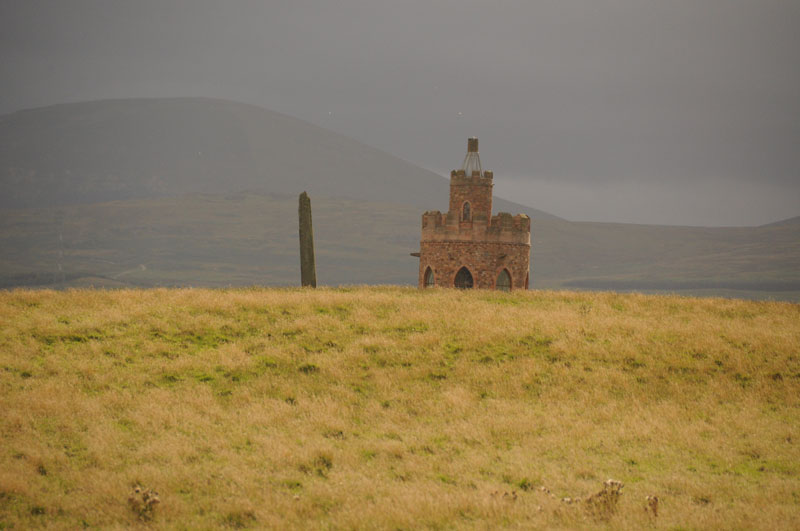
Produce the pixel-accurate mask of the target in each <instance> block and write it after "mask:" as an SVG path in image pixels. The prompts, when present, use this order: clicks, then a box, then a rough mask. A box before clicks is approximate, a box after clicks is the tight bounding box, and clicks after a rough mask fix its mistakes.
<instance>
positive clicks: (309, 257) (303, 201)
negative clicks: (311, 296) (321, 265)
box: [298, 192, 317, 288]
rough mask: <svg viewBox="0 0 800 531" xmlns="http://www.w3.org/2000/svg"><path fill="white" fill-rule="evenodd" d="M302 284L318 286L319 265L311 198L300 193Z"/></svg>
mask: <svg viewBox="0 0 800 531" xmlns="http://www.w3.org/2000/svg"><path fill="white" fill-rule="evenodd" d="M298 215H299V217H300V285H301V286H311V287H312V288H316V287H317V266H316V263H315V262H314V229H313V227H312V225H311V199H310V198H309V197H308V194H307V193H305V192H303V193H302V194H300V206H299V208H298Z"/></svg>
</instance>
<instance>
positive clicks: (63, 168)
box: [0, 99, 800, 300]
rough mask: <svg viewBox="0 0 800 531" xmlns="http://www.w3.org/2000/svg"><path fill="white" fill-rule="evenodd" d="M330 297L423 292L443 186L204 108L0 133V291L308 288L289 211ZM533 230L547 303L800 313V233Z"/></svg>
mask: <svg viewBox="0 0 800 531" xmlns="http://www.w3.org/2000/svg"><path fill="white" fill-rule="evenodd" d="M303 190H308V191H309V193H310V195H311V199H312V205H313V213H314V235H315V243H316V251H317V252H316V254H317V269H318V271H317V276H318V279H319V281H320V283H321V284H334V285H335V284H379V283H383V284H414V283H416V279H417V267H418V259H416V258H412V257H410V256H409V253H410V252H414V251H417V250H419V236H420V218H421V214H422V212H423V211H424V210H428V209H431V210H444V209H446V208H447V204H448V181H447V179H445V178H443V177H441V176H438V175H436V174H434V173H432V172H429V171H426V170H424V169H421V168H418V167H416V166H414V165H412V164H410V163H408V162H405V161H403V160H401V159H399V158H397V157H394V156H392V155H389V154H387V153H384V152H382V151H379V150H377V149H373V148H370V147H368V146H365V145H363V144H360V143H358V142H356V141H354V140H352V139H349V138H347V137H345V136H342V135H339V134H336V133H332V132H330V131H326V130H324V129H321V128H319V127H316V126H313V125H311V124H308V123H306V122H302V121H300V120H295V119H293V118H290V117H287V116H284V115H281V114H277V113H273V112H270V111H266V110H264V109H260V108H258V107H253V106H249V105H243V104H239V103H232V102H227V101H220V100H211V99H157V100H118V101H101V102H91V103H82V104H71V105H57V106H53V107H47V108H42V109H34V110H30V111H23V112H18V113H14V114H11V115H7V116H2V117H0V288H10V287H14V286H49V287H69V286H90V285H91V286H104V287H123V286H142V287H147V286H162V285H194V286H228V285H252V284H266V285H296V284H298V282H299V272H298V263H299V258H298V242H297V196H298V194H299V193H300V192H301V191H303ZM494 206H495V208H494V210H495V212H497V211H508V212H512V213H518V212H524V213H527V214H528V215H530V216H531V217H532V218H533V220H534V222H533V229H532V239H533V248H532V257H531V264H532V276H531V278H532V285H533V286H534V287H537V288H575V289H613V290H638V291H670V292H679V293H687V294H703V295H731V296H744V297H752V298H779V299H787V300H800V218H792V219H790V220H785V221H783V222H779V223H773V224H770V225H765V226H762V227H740V228H700V227H664V226H653V225H630V224H619V223H576V222H570V221H566V220H563V219H560V218H558V217H556V216H552V215H550V214H547V213H546V212H543V211H541V210H537V209H533V208H530V207H526V206H523V205H517V204H514V203H511V202H508V201H503V200H500V199H495V203H494Z"/></svg>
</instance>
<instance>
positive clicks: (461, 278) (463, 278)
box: [455, 267, 473, 289]
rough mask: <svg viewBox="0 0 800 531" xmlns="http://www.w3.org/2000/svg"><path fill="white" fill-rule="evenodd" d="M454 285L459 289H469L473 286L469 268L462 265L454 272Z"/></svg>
mask: <svg viewBox="0 0 800 531" xmlns="http://www.w3.org/2000/svg"><path fill="white" fill-rule="evenodd" d="M455 286H456V287H457V288H461V289H470V288H472V286H473V281H472V273H470V272H469V269H467V268H466V267H462V268H461V269H459V270H458V273H456V282H455Z"/></svg>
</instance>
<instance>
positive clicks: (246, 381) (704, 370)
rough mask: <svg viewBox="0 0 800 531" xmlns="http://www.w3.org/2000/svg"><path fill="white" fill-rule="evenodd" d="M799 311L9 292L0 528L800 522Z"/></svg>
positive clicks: (575, 298)
mask: <svg viewBox="0 0 800 531" xmlns="http://www.w3.org/2000/svg"><path fill="white" fill-rule="evenodd" d="M455 309H457V311H454V310H455ZM798 310H799V307H798V305H796V304H787V303H756V302H747V301H732V300H722V299H688V298H682V297H657V296H643V295H618V294H591V293H583V294H578V293H568V292H559V293H553V292H517V293H511V294H504V293H496V292H463V291H456V290H438V289H437V290H427V291H419V290H416V289H400V288H369V289H365V288H347V289H342V290H331V289H321V290H301V289H280V290H277V289H272V290H267V289H241V290H215V291H211V290H201V289H187V290H166V289H159V290H125V291H94V290H93V291H88V290H87V291H68V292H61V293H58V292H53V291H25V290H20V291H15V292H11V293H9V292H5V293H0V323H3V324H2V329H1V330H2V334H0V338H1V339H0V340H1V341H2V348H0V368H1V371H2V372H0V374H1V375H2V377H0V433H2V434H3V436H2V437H0V528H3V529H6V528H7V529H11V528H14V529H16V528H19V529H30V528H58V529H76V528H82V527H91V528H102V529H108V528H112V529H116V528H132V527H140V526H143V525H148V526H155V527H157V528H176V527H182V528H191V529H215V528H221V527H234V528H241V527H253V528H270V529H295V528H314V529H319V528H324V529H364V528H369V529H375V528H378V529H398V528H403V529H420V528H432V529H443V528H446V529H450V528H462V527H463V528H480V529H497V528H518V529H576V528H589V527H598V528H608V529H649V528H653V527H656V528H663V529H757V528H758V529H770V530H772V529H797V528H798V527H800V512H798V510H797V504H798V500H797V493H798V492H800V445H799V444H798V443H797V439H798V434H799V433H800V416H798V415H797V411H798V408H800V358H798V356H797V352H798V349H800V319H798V315H799V313H798ZM607 478H614V479H615V480H618V481H621V482H622V483H623V484H624V487H623V488H622V490H621V496H619V497H615V496H609V497H603V496H600V497H599V498H593V499H588V496H589V495H592V494H595V493H597V492H598V491H600V489H601V488H602V483H603V482H604V481H605V480H606V479H607ZM137 485H141V486H142V487H144V488H145V489H154V490H155V491H157V492H158V495H159V498H160V503H159V504H158V505H157V506H156V507H155V508H154V509H153V510H151V511H148V510H146V509H145V508H143V507H142V505H141V504H139V505H138V506H137V505H136V503H131V502H130V501H129V496H130V497H133V501H134V502H136V501H137V498H138V500H139V501H140V502H141V494H139V495H138V496H137V495H136V493H135V492H133V490H134V488H135V487H136V486H137ZM543 489H544V490H543ZM646 496H657V497H658V498H659V500H660V504H659V510H658V512H657V515H654V514H653V512H652V510H650V511H649V512H648V510H647V509H646V507H647V501H646ZM562 498H569V501H570V503H567V502H564V501H561V500H562ZM577 498H580V499H581V500H577ZM142 520H146V521H149V524H143V522H142Z"/></svg>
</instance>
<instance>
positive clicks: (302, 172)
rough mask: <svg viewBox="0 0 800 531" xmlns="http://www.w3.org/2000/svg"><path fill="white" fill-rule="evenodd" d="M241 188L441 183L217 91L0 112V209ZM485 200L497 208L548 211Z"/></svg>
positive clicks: (282, 190)
mask: <svg viewBox="0 0 800 531" xmlns="http://www.w3.org/2000/svg"><path fill="white" fill-rule="evenodd" d="M458 156H460V154H458ZM458 160H460V159H458V158H457V157H456V158H454V161H456V162H458ZM245 190H254V191H259V192H268V193H274V194H292V195H297V194H299V193H300V192H302V191H303V190H306V191H308V193H309V194H310V195H311V196H312V197H314V196H327V197H337V198H350V199H363V200H370V201H387V200H391V201H393V202H396V203H401V204H411V205H415V206H417V207H419V208H420V209H421V210H423V211H424V210H427V209H434V210H435V209H439V208H441V206H440V204H441V201H442V200H441V199H440V198H443V197H444V198H446V197H447V194H448V183H447V180H446V179H444V178H442V177H441V176H439V175H436V174H435V173H432V172H429V171H427V170H424V169H422V168H419V167H417V166H414V165H413V164H410V163H408V162H405V161H403V160H401V159H399V158H397V157H395V156H393V155H389V154H388V153H385V152H383V151H380V150H377V149H375V148H371V147H369V146H366V145H364V144H361V143H359V142H356V141H355V140H352V139H350V138H348V137H346V136H344V135H340V134H337V133H334V132H331V131H327V130H325V129H322V128H320V127H317V126H315V125H312V124H309V123H307V122H304V121H302V120H298V119H295V118H291V117H289V116H286V115H283V114H279V113H275V112H272V111H268V110H266V109H263V108H260V107H256V106H252V105H245V104H242V103H235V102H231V101H225V100H214V99H206V98H171V99H132V100H107V101H95V102H87V103H75V104H64V105H54V106H51V107H44V108H39V109H32V110H27V111H21V112H17V113H13V114H9V115H5V116H0V192H2V193H0V207H7V208H20V207H45V206H56V205H67V204H75V203H92V202H101V201H111V200H127V199H137V198H153V197H164V196H167V195H176V194H196V193H201V194H209V193H212V194H214V193H216V194H229V193H236V192H241V191H245ZM497 201H498V202H497V205H496V206H497V208H498V209H499V210H504V211H509V212H515V213H516V212H521V211H522V209H523V208H524V209H525V211H526V212H528V214H529V215H530V216H531V217H533V218H534V219H540V218H541V219H547V218H554V217H555V216H552V215H551V214H547V213H546V212H542V211H538V210H536V209H532V208H528V207H522V206H521V205H517V204H514V203H511V202H508V201H504V200H500V199H498V200H497Z"/></svg>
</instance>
